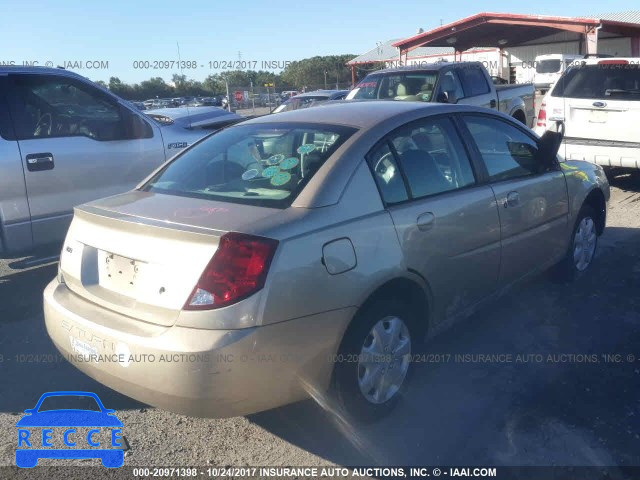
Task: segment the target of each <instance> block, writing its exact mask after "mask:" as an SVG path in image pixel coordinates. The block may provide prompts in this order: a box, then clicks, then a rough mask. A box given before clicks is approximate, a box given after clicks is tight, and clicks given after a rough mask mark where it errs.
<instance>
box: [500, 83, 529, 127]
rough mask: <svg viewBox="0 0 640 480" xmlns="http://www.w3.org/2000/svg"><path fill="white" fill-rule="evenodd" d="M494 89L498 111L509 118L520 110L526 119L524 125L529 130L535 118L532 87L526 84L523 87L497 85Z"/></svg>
mask: <svg viewBox="0 0 640 480" xmlns="http://www.w3.org/2000/svg"><path fill="white" fill-rule="evenodd" d="M495 88H496V95H497V96H498V105H499V110H500V111H501V112H503V113H506V114H507V115H509V116H514V114H515V113H516V112H517V111H518V110H522V112H523V113H524V114H525V118H526V119H527V122H526V124H527V126H528V127H529V128H531V127H532V126H533V119H534V116H535V112H534V107H533V97H534V95H535V88H534V86H533V85H532V84H529V83H528V84H524V85H498V86H496V87H495Z"/></svg>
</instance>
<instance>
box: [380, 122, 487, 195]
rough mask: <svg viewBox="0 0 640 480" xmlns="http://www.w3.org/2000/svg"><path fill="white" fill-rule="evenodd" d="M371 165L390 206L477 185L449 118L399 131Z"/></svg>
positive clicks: (415, 124) (383, 145) (409, 125)
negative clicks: (404, 182)
mask: <svg viewBox="0 0 640 480" xmlns="http://www.w3.org/2000/svg"><path fill="white" fill-rule="evenodd" d="M368 161H369V165H370V167H371V170H372V171H373V175H374V178H375V180H376V183H377V184H378V188H379V189H380V192H381V194H382V197H383V200H384V201H385V203H387V204H392V203H398V202H401V201H404V200H407V199H409V198H411V199H418V198H422V197H426V196H429V195H436V194H439V193H443V192H448V191H452V190H457V189H460V188H464V187H468V186H471V185H474V184H475V177H474V173H473V170H472V167H471V162H470V160H469V157H468V156H467V153H466V150H465V149H464V147H463V145H462V142H461V140H460V138H459V137H458V134H457V132H456V131H455V129H454V127H453V125H452V124H451V122H450V120H449V119H446V118H435V119H434V118H429V119H424V120H419V121H416V122H412V123H410V124H407V125H405V126H404V127H401V128H399V129H398V130H396V131H394V132H393V133H392V134H391V135H390V136H389V138H388V140H387V142H386V143H385V144H382V145H381V146H379V147H378V148H377V149H375V150H374V151H373V152H372V153H371V154H370V155H369V156H368ZM403 175H404V179H406V187H405V185H404V184H403Z"/></svg>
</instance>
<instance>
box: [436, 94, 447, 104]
mask: <svg viewBox="0 0 640 480" xmlns="http://www.w3.org/2000/svg"><path fill="white" fill-rule="evenodd" d="M436 102H438V103H449V94H448V93H447V92H440V93H439V94H438V96H437V97H436Z"/></svg>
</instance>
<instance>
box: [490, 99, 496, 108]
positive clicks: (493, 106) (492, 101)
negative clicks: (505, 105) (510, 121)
mask: <svg viewBox="0 0 640 480" xmlns="http://www.w3.org/2000/svg"><path fill="white" fill-rule="evenodd" d="M496 105H497V103H496V101H495V100H491V101H490V102H489V107H491V108H496Z"/></svg>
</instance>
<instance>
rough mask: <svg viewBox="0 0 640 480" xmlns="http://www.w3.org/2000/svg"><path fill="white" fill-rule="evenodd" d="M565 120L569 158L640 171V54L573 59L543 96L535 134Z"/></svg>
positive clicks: (564, 149) (565, 151) (562, 150)
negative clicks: (571, 63) (639, 56)
mask: <svg viewBox="0 0 640 480" xmlns="http://www.w3.org/2000/svg"><path fill="white" fill-rule="evenodd" d="M557 122H563V123H564V128H565V137H564V144H563V146H562V147H561V148H560V152H559V153H560V154H561V155H563V156H564V157H565V158H566V159H567V160H586V161H589V162H592V163H596V164H598V165H602V166H603V167H611V168H622V169H632V171H636V172H638V171H639V170H640V134H639V130H638V125H640V58H606V59H603V58H593V59H586V60H583V61H581V62H574V64H573V65H572V67H571V68H570V69H569V70H568V71H567V72H566V73H565V74H564V75H563V76H562V77H561V78H560V80H558V82H557V83H556V84H555V85H554V86H553V88H552V89H551V90H550V91H549V93H547V95H546V96H545V97H544V99H543V101H542V105H541V107H540V112H539V113H538V121H537V126H536V128H535V130H536V133H538V134H539V135H542V134H543V133H544V132H545V131H546V130H547V129H551V128H555V124H556V123H557Z"/></svg>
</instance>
